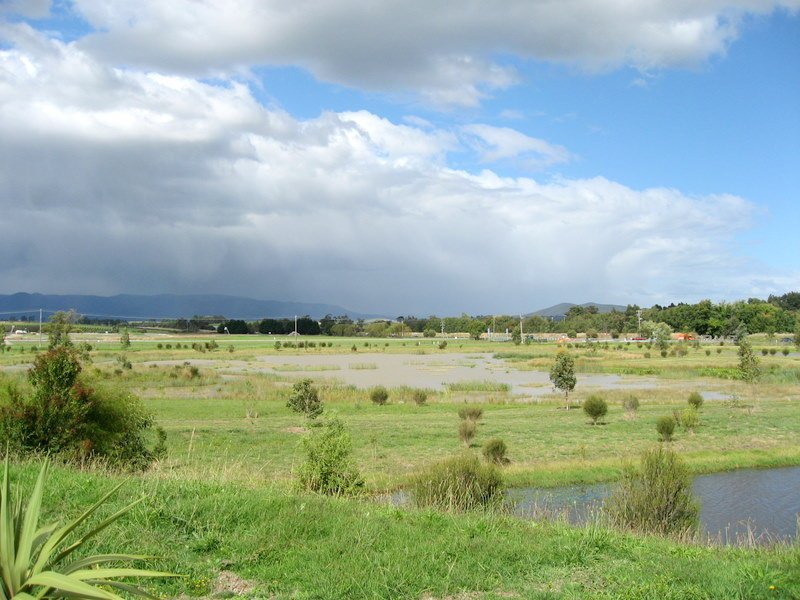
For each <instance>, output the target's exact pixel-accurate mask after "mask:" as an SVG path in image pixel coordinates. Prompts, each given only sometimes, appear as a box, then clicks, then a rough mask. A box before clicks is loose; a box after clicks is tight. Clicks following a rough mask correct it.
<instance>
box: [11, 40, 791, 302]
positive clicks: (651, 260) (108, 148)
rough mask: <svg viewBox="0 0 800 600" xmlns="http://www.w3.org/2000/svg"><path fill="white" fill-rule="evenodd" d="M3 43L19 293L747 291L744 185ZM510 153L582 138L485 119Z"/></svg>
mask: <svg viewBox="0 0 800 600" xmlns="http://www.w3.org/2000/svg"><path fill="white" fill-rule="evenodd" d="M14 35H16V39H17V43H16V46H15V47H14V48H12V49H7V50H0V139H2V140H3V144H1V145H0V210H1V211H2V213H3V217H4V223H5V224H6V226H5V227H4V231H3V235H2V236H0V256H2V257H3V260H2V262H0V282H2V287H3V291H9V292H10V291H17V290H20V289H26V290H40V291H46V292H73V293H116V292H139V293H156V292H168V291H170V292H198V291H214V292H225V293H241V294H246V295H249V296H257V297H266V298H279V299H283V298H289V299H302V300H308V301H314V300H324V301H329V302H334V303H339V304H342V305H345V306H349V307H352V308H353V309H356V310H358V309H361V310H373V311H377V310H380V311H384V310H385V311H390V312H392V311H397V312H409V311H419V312H424V311H427V310H435V311H439V312H448V313H457V312H460V311H461V310H466V311H468V312H486V311H500V310H508V311H515V312H517V311H520V310H528V309H532V308H536V307H540V306H542V305H545V304H547V303H548V302H550V301H561V300H564V299H570V298H575V297H576V296H580V297H581V298H600V299H608V300H622V301H626V300H629V299H635V300H637V301H644V300H643V299H646V298H648V297H650V296H652V297H654V298H656V299H663V298H685V299H691V297H700V296H703V295H708V289H709V286H712V287H714V288H716V289H720V290H732V295H733V297H740V296H746V295H748V293H749V291H750V290H751V289H752V288H754V287H758V289H759V290H760V291H763V290H766V289H768V288H769V287H770V282H774V287H773V290H774V291H785V282H786V281H795V282H797V275H796V274H793V273H774V274H770V273H765V272H764V269H763V268H762V267H761V266H759V265H752V264H750V263H748V262H747V261H746V260H745V259H743V258H741V257H739V256H738V255H737V253H736V248H735V243H734V242H735V236H736V234H737V233H738V232H741V231H743V230H746V229H747V228H748V227H749V226H750V224H751V219H752V215H753V210H754V207H753V205H752V204H751V203H749V202H748V201H746V200H744V199H742V198H737V197H733V196H725V195H719V196H704V197H697V198H695V197H689V196H687V195H685V194H682V193H681V192H679V191H677V190H669V189H648V190H635V189H631V188H629V187H626V186H624V185H621V184H619V183H615V182H612V181H609V180H607V179H604V178H593V179H584V180H566V179H565V180H555V181H550V182H541V181H537V180H536V179H533V178H530V177H520V178H508V177H501V176H499V175H497V174H496V173H494V172H492V171H491V170H485V171H483V172H479V173H470V172H466V171H462V170H458V169H454V168H452V167H451V166H449V164H448V160H447V154H448V152H451V151H453V150H457V149H458V148H459V144H463V139H464V133H463V132H461V131H457V132H452V131H446V130H441V129H436V128H434V127H431V126H430V125H429V124H423V126H417V125H416V124H415V123H413V120H412V122H409V123H407V124H396V123H392V122H391V121H389V120H387V119H384V118H381V117H378V116H376V115H374V114H371V113H369V112H365V111H360V112H349V113H332V112H328V113H324V114H322V115H320V116H319V117H318V118H315V119H310V120H305V121H303V120H297V119H294V118H292V117H291V116H289V115H287V114H285V113H283V112H281V111H278V110H274V109H268V108H264V107H263V106H261V105H260V104H259V103H258V102H257V101H256V100H255V99H254V98H253V97H252V96H251V94H250V92H249V90H248V88H246V87H245V86H242V85H238V84H231V85H228V86H215V85H210V84H207V83H202V82H199V81H196V80H193V79H189V78H185V77H181V76H164V75H159V74H156V73H149V72H142V71H133V70H122V69H116V68H112V67H109V66H107V65H105V64H103V63H102V62H98V61H97V60H95V58H93V56H92V55H90V54H87V53H86V52H85V51H83V50H82V49H81V48H80V47H79V46H78V45H75V44H63V43H61V42H58V41H54V40H47V39H45V38H42V37H41V36H39V35H37V34H36V33H35V32H33V31H31V30H30V29H29V28H26V27H25V26H19V27H17V28H16V29H15V31H14ZM471 135H472V136H473V137H474V138H476V139H477V138H480V139H481V140H483V142H482V143H484V144H485V150H486V153H487V155H493V156H489V158H491V159H493V160H498V159H504V158H507V157H508V158H512V157H518V156H519V155H522V156H523V157H524V156H525V155H526V154H531V153H532V154H533V155H534V156H535V157H539V158H542V157H543V158H544V159H546V160H547V159H549V160H552V159H553V157H556V158H558V157H559V156H561V153H562V152H564V151H563V149H560V148H558V147H556V146H552V145H550V144H548V143H547V142H544V141H542V140H535V139H534V138H530V137H528V136H524V135H522V134H519V133H518V132H515V131H514V130H511V129H506V128H493V127H488V126H481V127H479V128H477V129H474V128H473V130H472V131H471Z"/></svg>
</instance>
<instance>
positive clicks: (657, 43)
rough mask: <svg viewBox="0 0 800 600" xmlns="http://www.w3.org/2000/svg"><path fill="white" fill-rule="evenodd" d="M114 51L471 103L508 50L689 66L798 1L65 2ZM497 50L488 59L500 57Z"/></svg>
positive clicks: (513, 54) (511, 79)
mask: <svg viewBox="0 0 800 600" xmlns="http://www.w3.org/2000/svg"><path fill="white" fill-rule="evenodd" d="M74 4H75V6H76V8H77V10H78V11H79V13H80V14H82V15H83V16H84V18H86V19H87V20H88V21H89V23H90V24H91V25H92V26H93V27H94V28H96V30H97V33H95V34H94V35H90V36H88V37H87V38H85V39H84V40H83V42H82V44H83V45H84V47H85V48H87V49H90V50H91V51H92V52H94V53H95V54H96V55H98V56H101V57H104V58H105V59H107V60H108V61H110V62H113V63H124V64H132V65H139V66H144V67H146V68H157V69H161V70H168V71H171V72H175V73H182V74H189V75H195V76H196V75H208V74H218V73H227V74H230V73H232V72H237V70H239V69H246V68H248V67H250V66H252V65H279V66H284V65H292V66H298V67H302V68H305V69H308V70H309V71H311V72H312V73H313V74H314V75H315V76H316V77H318V78H319V79H321V80H324V81H329V82H336V83H339V84H343V85H346V86H350V87H355V88H360V89H365V90H377V91H384V92H387V91H388V92H413V93H417V94H419V95H420V96H421V97H422V98H424V99H425V100H427V101H428V102H430V103H433V104H439V105H460V106H475V105H477V104H478V103H479V102H480V101H481V100H482V99H483V98H485V97H486V96H487V95H491V94H492V93H493V92H494V91H497V90H502V89H505V88H507V87H509V86H511V85H513V84H514V83H515V82H516V81H517V80H518V79H519V75H518V74H517V72H516V69H515V66H514V61H525V60H538V61H554V62H558V63H563V64H570V65H576V66H578V67H579V68H583V69H587V70H590V71H594V70H605V69H614V68H617V67H620V66H632V67H635V68H638V69H641V70H643V71H651V70H654V69H661V68H669V67H682V66H687V65H695V64H697V63H699V62H702V61H704V60H706V59H708V58H709V57H711V56H714V55H719V54H724V52H725V51H726V49H727V47H728V46H729V45H730V44H731V43H732V42H733V41H734V40H735V39H736V38H737V37H738V35H739V28H740V25H741V21H742V19H743V17H744V16H745V15H750V14H767V13H770V12H772V11H773V10H776V9H781V8H783V9H787V10H797V9H798V8H800V1H799V0H691V1H689V0H679V1H676V0H651V1H648V2H619V1H618V0H563V1H560V2H555V3H554V2H551V1H550V0H508V1H506V2H503V3H502V4H501V5H498V3H497V2H493V1H490V0H477V1H474V2H470V3H469V4H468V5H464V4H457V5H456V4H453V3H447V2H433V3H431V2H422V1H421V0H402V1H400V0H385V1H383V2H380V3H378V4H374V5H369V6H366V5H365V4H364V3H363V2H361V1H357V0H338V1H336V2H333V1H326V2H316V1H314V2H311V1H309V0H304V1H298V2H293V3H287V2H283V1H280V0H225V1H222V0H209V1H207V2H196V1H194V0H171V1H170V2H163V1H161V0H140V1H138V2H129V1H127V0H75V1H74ZM501 56H504V57H508V58H509V60H505V61H503V60H500V59H499V58H498V57H501Z"/></svg>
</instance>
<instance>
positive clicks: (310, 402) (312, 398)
mask: <svg viewBox="0 0 800 600" xmlns="http://www.w3.org/2000/svg"><path fill="white" fill-rule="evenodd" d="M311 383H312V381H311V380H310V379H303V380H301V381H298V382H297V383H295V384H294V385H293V386H292V393H291V394H289V400H287V401H286V406H287V407H289V408H291V409H292V410H293V411H295V412H299V413H303V414H304V415H305V416H307V417H308V418H309V419H316V418H317V417H318V416H319V415H321V414H322V401H321V400H320V399H319V393H318V392H317V390H316V388H315V387H313V386H312V385H311Z"/></svg>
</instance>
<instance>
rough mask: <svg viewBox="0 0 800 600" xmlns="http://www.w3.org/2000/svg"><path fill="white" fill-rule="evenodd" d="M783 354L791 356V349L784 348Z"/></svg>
mask: <svg viewBox="0 0 800 600" xmlns="http://www.w3.org/2000/svg"><path fill="white" fill-rule="evenodd" d="M781 354H783V355H784V356H789V349H788V348H784V349H783V350H781Z"/></svg>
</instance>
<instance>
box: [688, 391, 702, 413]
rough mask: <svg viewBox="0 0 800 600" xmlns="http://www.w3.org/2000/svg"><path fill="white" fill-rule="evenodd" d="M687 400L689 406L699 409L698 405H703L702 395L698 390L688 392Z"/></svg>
mask: <svg viewBox="0 0 800 600" xmlns="http://www.w3.org/2000/svg"><path fill="white" fill-rule="evenodd" d="M688 402H689V405H690V406H692V407H694V408H695V409H696V410H700V407H701V406H703V395H702V394H701V393H700V392H692V393H691V394H689V399H688Z"/></svg>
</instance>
